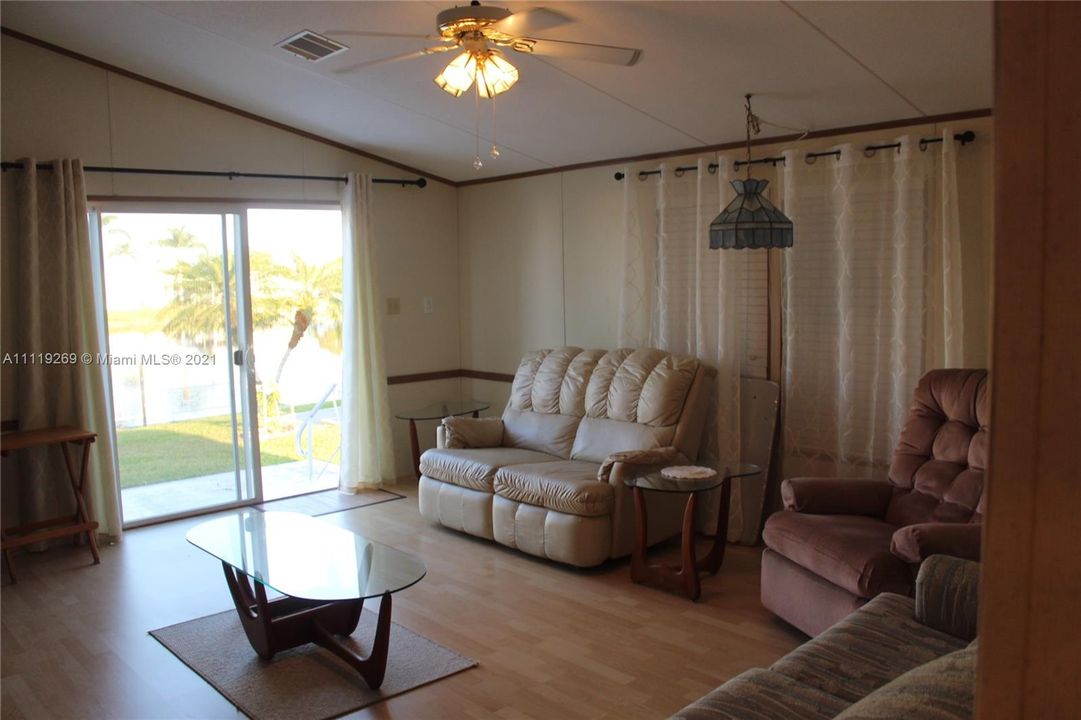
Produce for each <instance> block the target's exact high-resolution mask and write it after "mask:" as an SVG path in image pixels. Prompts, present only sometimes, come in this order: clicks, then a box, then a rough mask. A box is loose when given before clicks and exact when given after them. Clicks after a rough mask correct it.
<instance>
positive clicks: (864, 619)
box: [770, 593, 965, 702]
mask: <svg viewBox="0 0 1081 720" xmlns="http://www.w3.org/2000/svg"><path fill="white" fill-rule="evenodd" d="M964 646H965V642H964V641H963V640H961V639H959V638H955V637H953V636H952V635H948V634H946V633H944V632H940V631H938V630H934V629H932V628H930V627H927V626H926V625H924V624H922V623H920V621H919V620H917V619H916V617H915V602H914V601H913V600H912V599H911V598H907V597H902V596H901V595H895V594H893V593H883V594H882V595H879V596H878V597H876V598H875V599H873V600H871V601H870V602H868V603H867V604H866V605H864V606H863V607H862V608H860V609H859V610H857V611H856V612H854V613H852V614H851V615H849V616H848V617H846V618H845V619H843V620H841V621H840V622H838V623H837V624H836V625H834V626H833V627H831V628H830V629H829V630H826V631H825V632H824V633H822V634H820V635H819V636H818V637H816V638H814V639H813V640H810V641H809V642H806V643H804V644H803V645H800V646H799V647H798V648H796V649H795V650H793V651H792V652H790V653H789V654H787V655H785V656H784V657H783V658H781V659H780V660H778V661H777V662H776V663H774V664H773V667H771V668H770V670H772V671H774V672H777V673H781V674H782V675H786V676H788V677H790V678H792V679H793V680H797V681H799V682H800V683H802V684H804V685H809V686H811V687H814V688H817V689H818V690H821V691H823V692H827V693H830V694H831V695H836V696H837V697H839V698H842V699H844V700H847V701H848V702H856V701H857V700H859V699H860V698H862V697H863V696H865V695H867V694H868V693H871V692H874V691H875V690H877V689H878V688H880V687H882V686H883V685H885V684H886V683H888V682H890V681H891V680H893V679H894V678H896V677H898V676H900V675H902V674H903V673H905V672H908V671H909V670H911V669H912V668H914V667H917V666H919V665H922V664H924V663H926V662H930V661H931V660H934V659H936V658H939V657H942V656H943V655H946V654H947V653H951V652H953V651H954V650H958V649H960V648H963V647H964Z"/></svg>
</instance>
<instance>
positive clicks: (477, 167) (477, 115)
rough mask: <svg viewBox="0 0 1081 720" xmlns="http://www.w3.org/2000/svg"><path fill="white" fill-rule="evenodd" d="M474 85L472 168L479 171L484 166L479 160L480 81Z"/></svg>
mask: <svg viewBox="0 0 1081 720" xmlns="http://www.w3.org/2000/svg"><path fill="white" fill-rule="evenodd" d="M475 85H476V89H475V92H474V95H473V110H474V112H473V137H474V139H475V140H476V141H477V145H476V148H475V153H474V155H473V169H474V170H478V171H479V170H480V169H481V168H482V167H484V163H482V162H481V160H480V83H476V84H475Z"/></svg>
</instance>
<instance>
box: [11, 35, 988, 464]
mask: <svg viewBox="0 0 1081 720" xmlns="http://www.w3.org/2000/svg"><path fill="white" fill-rule="evenodd" d="M2 53H3V55H2V89H3V98H2V100H3V102H2V103H0V111H2V116H0V127H2V133H0V137H2V141H0V146H2V154H3V158H4V159H5V160H11V159H17V158H20V157H24V156H34V157H37V158H41V159H47V158H55V157H78V158H81V159H82V160H83V161H84V163H86V164H102V165H109V164H114V165H129V166H140V165H141V166H149V167H167V168H189V169H219V170H235V169H240V170H248V171H263V172H285V173H298V174H338V173H343V172H346V171H348V170H357V171H364V172H372V173H375V174H377V175H382V176H388V177H400V176H403V175H405V174H406V173H403V171H400V170H398V169H396V168H392V167H388V166H385V165H381V164H379V163H377V162H374V161H371V160H368V159H366V158H363V157H360V156H357V155H354V154H352V153H348V152H345V151H342V150H338V149H336V148H334V147H331V146H329V145H326V144H322V143H319V142H316V141H313V140H308V139H306V138H302V137H300V136H298V135H295V134H292V133H288V132H285V131H282V130H278V129H275V128H272V127H270V126H267V125H264V124H261V123H258V122H254V121H251V120H248V119H245V118H243V117H240V116H237V115H235V114H232V113H228V112H225V111H221V110H218V109H215V108H212V107H210V106H208V105H205V104H202V103H199V102H196V101H193V100H190V99H187V98H184V97H182V96H179V95H176V94H173V93H169V92H166V91H163V90H159V89H156V88H153V87H151V86H148V85H145V84H143V83H139V82H137V81H134V80H131V79H128V78H126V77H123V76H119V75H116V74H114V73H110V72H107V71H105V70H103V69H100V68H97V67H94V66H91V65H87V64H85V63H81V62H78V61H75V60H72V59H70V58H67V57H64V56H61V55H58V54H55V53H52V52H49V51H47V50H44V49H41V48H38V47H36V46H33V45H29V44H26V43H23V42H21V41H18V40H13V39H10V38H7V37H5V38H3V42H2ZM962 127H963V128H971V129H973V130H975V131H976V132H977V134H978V139H977V141H976V143H975V144H973V145H970V146H968V147H966V148H964V149H962V150H960V151H959V153H958V157H959V168H958V170H959V179H960V183H961V187H962V193H961V195H962V208H961V212H962V228H963V233H964V238H963V243H964V262H965V272H966V275H965V289H964V294H965V316H966V330H965V332H966V345H967V347H968V353H967V354H968V358H967V364H969V365H974V366H975V365H979V366H983V365H986V363H987V357H988V348H987V345H988V337H989V335H988V331H987V328H988V325H989V311H990V282H989V278H990V269H991V241H990V240H991V234H990V216H991V187H992V176H991V147H992V143H991V123H990V120H989V119H979V120H968V121H963V122H961V123H958V124H957V128H958V129H961V128H962ZM911 131H912V132H919V133H921V134H926V135H931V134H935V133H936V131H937V128H936V127H934V126H931V125H927V126H920V127H914V128H911ZM901 132H902V131H899V130H893V131H890V130H887V131H880V132H875V133H866V134H863V135H852V136H848V137H842V138H828V139H824V140H818V141H808V142H806V143H805V145H806V146H807V148H808V149H824V148H827V147H830V146H833V145H836V144H839V143H841V142H854V143H861V142H869V141H872V140H875V141H878V140H882V139H883V138H890V137H892V136H894V135H897V134H900V133H901ZM779 149H780V148H777V147H764V148H759V149H756V151H755V154H756V155H759V154H770V153H774V152H776V151H777V150H779ZM671 161H672V162H679V161H680V159H679V158H672V159H671ZM644 165H646V166H655V165H656V162H650V163H645V164H644ZM616 169H618V166H615V165H613V166H606V167H597V168H591V169H585V170H576V171H570V172H562V173H553V174H550V175H542V176H537V177H532V178H524V179H520V180H508V181H503V182H496V183H490V184H483V185H475V186H469V187H463V188H459V189H455V188H452V187H448V186H445V185H442V184H440V183H436V182H432V183H430V184H429V185H428V187H427V188H426V189H424V190H417V189H415V188H406V189H402V188H397V187H393V186H379V187H378V188H377V190H376V200H377V204H376V212H377V219H376V223H377V237H378V240H379V252H380V256H379V268H380V272H379V275H380V282H381V285H382V293H383V295H384V296H385V297H398V298H401V308H402V311H401V314H400V315H397V316H385V327H386V345H387V367H388V372H389V373H390V374H392V375H397V374H406V373H416V372H425V371H434V370H447V369H453V368H457V367H465V368H471V369H475V370H487V371H492V372H501V373H511V372H513V371H514V369H515V367H516V365H517V361H518V358H519V357H520V356H521V355H522V353H524V352H525V351H527V350H530V349H535V348H540V347H550V346H555V345H561V344H564V343H568V344H574V345H580V346H585V347H614V346H615V345H616V320H617V318H618V308H619V272H618V269H619V262H620V256H621V246H620V233H621V225H620V223H621V212H622V204H623V185H622V183H620V182H616V181H615V180H614V179H613V178H612V175H613V173H614V172H615V170H616ZM10 175H11V174H10V173H9V174H8V176H9V177H5V178H4V182H3V213H2V214H3V218H2V219H3V226H4V228H5V229H6V227H7V225H8V222H9V215H10V214H9V212H8V208H9V207H10V202H9V200H10V191H11V185H12V180H13V178H12V177H10ZM88 190H89V192H90V193H91V194H101V195H111V194H117V195H136V194H137V195H154V196H161V197H221V198H229V197H263V198H278V199H311V200H322V199H333V198H334V196H335V195H334V194H335V189H334V187H333V186H331V185H329V184H327V183H319V182H307V183H306V182H302V181H296V182H293V181H280V180H278V181H251V180H237V181H227V180H214V179H205V178H204V179H196V178H169V177H153V176H109V175H100V174H92V175H88ZM2 236H5V237H6V236H8V233H6V232H4V233H2ZM0 241H2V238H0ZM6 254H7V253H4V255H6ZM455 268H457V270H455ZM11 270H12V269H11V268H5V270H4V272H5V277H6V273H8V272H10V271H11ZM425 296H430V297H432V298H433V299H434V303H435V312H434V313H433V314H430V315H425V314H424V313H423V312H422V299H423V297H425ZM4 299H5V300H8V298H7V297H6V296H5V298H4ZM0 310H2V312H0V314H2V318H3V323H2V329H0V333H2V334H3V340H4V341H5V342H4V343H3V345H4V347H5V348H7V347H8V346H9V344H10V343H8V342H7V337H8V334H9V333H10V328H11V323H10V322H8V318H9V317H10V312H11V310H12V308H11V307H10V306H8V305H5V306H4V307H3V308H0ZM9 370H10V368H4V373H3V375H2V377H3V385H2V388H0V394H2V397H0V410H2V413H0V414H2V415H3V416H4V417H8V416H10V414H11V412H10V411H11V399H10V397H9V393H6V392H3V391H4V390H6V389H7V388H9V387H10V372H8V371H9ZM508 390H509V388H508V386H507V385H506V384H505V383H496V382H489V381H482V380H462V381H458V380H443V381H435V382H428V383H419V384H409V385H395V386H392V387H391V389H390V393H391V403H392V410H399V409H405V408H407V407H412V406H416V405H422V404H427V403H428V402H433V401H435V400H438V399H442V398H446V397H456V396H458V394H459V393H461V394H462V395H464V396H467V397H470V396H472V397H477V398H479V399H483V400H487V401H490V402H492V403H493V408H492V410H491V411H490V412H491V413H498V412H499V411H500V410H501V409H502V406H503V404H504V403H505V402H506V398H507V394H508ZM428 425H430V424H427V425H425V426H423V427H422V428H421V443H422V445H424V446H429V445H431V444H432V442H433V439H432V437H433V432H432V428H431V427H428ZM394 426H395V432H396V435H395V444H396V449H397V458H398V470H399V473H401V474H405V473H407V472H408V470H409V464H410V463H409V459H408V452H409V450H408V448H409V443H408V440H407V438H406V435H405V429H404V423H401V422H398V421H395V423H394Z"/></svg>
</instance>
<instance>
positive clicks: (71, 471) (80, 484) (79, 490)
mask: <svg viewBox="0 0 1081 720" xmlns="http://www.w3.org/2000/svg"><path fill="white" fill-rule="evenodd" d="M81 444H82V446H83V457H82V462H81V463H80V465H81V468H80V471H79V475H78V476H76V474H75V465H74V463H72V461H71V452H70V451H69V450H68V445H67V443H61V444H60V449H61V451H63V453H64V465H65V466H67V469H68V480H69V481H70V482H71V491H72V492H73V493H74V494H75V507H76V515H77V516H78V518H79V520H81V521H82V522H84V523H89V522H90V515H89V513H87V511H86V499H85V498H84V497H83V488H85V487H86V478H87V472H88V470H89V467H90V441H89V440H83V441H82V443H81ZM95 526H96V523H95ZM86 539H87V541H89V543H90V554H91V555H93V556H94V564H95V565H98V564H100V563H101V553H99V552H98V538H97V533H95V532H94V530H87V531H86Z"/></svg>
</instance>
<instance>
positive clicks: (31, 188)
mask: <svg viewBox="0 0 1081 720" xmlns="http://www.w3.org/2000/svg"><path fill="white" fill-rule="evenodd" d="M17 198H18V199H17V207H16V208H15V212H16V213H17V216H18V219H17V223H18V224H17V228H18V230H17V232H16V234H15V242H14V244H13V247H12V250H13V256H12V257H11V258H9V261H10V264H11V266H12V267H14V268H17V269H18V270H17V272H16V273H14V277H13V278H12V279H13V282H12V283H11V286H12V289H13V290H14V294H6V293H5V301H6V302H8V303H10V304H12V305H13V306H14V307H16V308H17V310H15V311H14V312H12V313H11V317H13V318H15V320H14V325H15V332H14V333H13V336H14V341H15V347H14V348H12V351H13V352H18V353H28V354H29V353H34V354H36V353H77V354H79V355H80V356H81V355H83V354H85V353H90V354H91V355H92V356H93V357H97V356H98V355H99V354H100V353H102V352H103V348H104V346H105V343H104V334H103V332H102V329H101V328H100V327H99V325H98V321H97V317H98V314H97V310H96V307H97V303H98V299H99V297H100V295H98V294H97V293H95V291H94V275H93V273H94V271H93V266H94V257H95V255H94V253H93V250H92V248H91V243H90V227H89V221H88V218H87V213H86V189H85V185H84V182H83V167H82V163H81V162H80V161H78V160H57V161H54V162H53V163H52V169H51V170H44V169H43V170H38V169H37V163H36V162H35V161H34V160H33V159H29V160H24V161H23V170H22V172H20V173H19V179H18V196H17ZM9 277H12V276H10V275H9ZM107 370H108V368H107V367H106V366H105V365H103V364H98V363H84V362H78V363H75V364H59V365H43V364H41V363H29V364H20V365H18V366H17V367H16V369H15V402H16V407H15V412H16V419H17V420H18V422H19V428H20V429H24V430H32V429H34V428H41V427H53V426H57V425H73V426H76V427H80V428H85V429H87V430H91V431H93V432H96V433H97V440H96V441H95V442H94V444H93V445H92V446H91V450H90V466H89V468H88V480H87V483H88V485H89V487H88V488H87V490H86V495H87V504H88V509H89V512H90V516H91V518H93V519H95V520H97V521H98V524H99V527H100V530H99V532H100V533H101V534H103V535H105V536H108V537H109V538H111V539H113V540H118V539H119V538H120V533H121V520H120V501H119V492H118V490H117V483H116V463H115V457H116V448H115V447H114V446H113V433H112V424H111V419H110V413H109V408H108V405H107V398H108V397H109V394H108V392H107V391H106V388H107V387H108V385H107V382H108V376H107ZM18 462H19V463H20V474H21V477H20V482H18V483H16V484H15V485H13V486H12V487H13V488H18V490H17V492H18V493H19V498H18V503H19V510H20V514H21V516H22V517H21V520H22V522H24V523H29V522H34V521H37V520H42V519H45V518H49V517H54V516H56V515H58V514H61V513H64V512H67V511H71V512H74V501H73V499H72V496H71V488H70V487H69V486H68V483H67V480H66V478H67V470H66V469H65V467H64V463H63V459H62V457H61V454H60V451H59V450H58V449H57V448H56V447H55V446H52V447H47V448H38V449H36V450H30V451H24V452H20V453H18ZM10 500H11V498H8V497H6V496H5V498H4V502H5V503H7V502H9V501H10Z"/></svg>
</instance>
